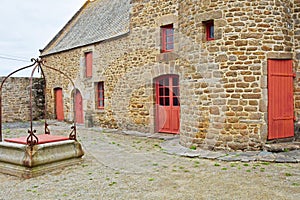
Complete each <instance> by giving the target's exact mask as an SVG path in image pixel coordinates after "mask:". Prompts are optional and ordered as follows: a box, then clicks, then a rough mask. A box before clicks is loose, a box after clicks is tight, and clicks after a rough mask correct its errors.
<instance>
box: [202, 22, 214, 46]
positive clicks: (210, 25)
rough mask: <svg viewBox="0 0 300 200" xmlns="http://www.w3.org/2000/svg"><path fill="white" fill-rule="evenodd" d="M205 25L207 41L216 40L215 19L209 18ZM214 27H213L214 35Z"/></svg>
mask: <svg viewBox="0 0 300 200" xmlns="http://www.w3.org/2000/svg"><path fill="white" fill-rule="evenodd" d="M204 25H205V32H206V41H212V40H215V26H214V21H213V20H209V21H206V22H204ZM212 29H213V36H212V37H211V35H212Z"/></svg>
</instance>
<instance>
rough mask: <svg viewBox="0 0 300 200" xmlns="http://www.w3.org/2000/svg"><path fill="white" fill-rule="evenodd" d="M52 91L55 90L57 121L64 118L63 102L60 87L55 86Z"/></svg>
mask: <svg viewBox="0 0 300 200" xmlns="http://www.w3.org/2000/svg"><path fill="white" fill-rule="evenodd" d="M54 92H55V112H56V113H55V114H56V119H57V120H59V121H63V120H64V104H63V95H62V89H61V88H57V89H55V90H54Z"/></svg>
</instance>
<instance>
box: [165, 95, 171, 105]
mask: <svg viewBox="0 0 300 200" xmlns="http://www.w3.org/2000/svg"><path fill="white" fill-rule="evenodd" d="M165 106H170V98H169V97H166V98H165Z"/></svg>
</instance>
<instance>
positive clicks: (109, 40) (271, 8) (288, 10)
mask: <svg viewBox="0 0 300 200" xmlns="http://www.w3.org/2000/svg"><path fill="white" fill-rule="evenodd" d="M299 19H300V1H299V0H252V1H248V0H205V1H200V0H199V1H195V0H95V1H87V2H86V3H85V4H84V5H83V7H82V8H81V9H80V10H79V11H78V12H77V13H76V14H75V15H74V17H73V18H72V19H71V20H70V21H69V22H68V23H67V24H66V25H65V27H64V28H63V29H62V30H61V31H60V32H59V33H58V34H57V35H56V36H55V37H54V38H53V40H52V41H51V42H50V43H49V44H48V45H47V46H46V47H45V48H44V49H43V50H42V51H41V57H42V58H43V59H44V60H45V61H46V64H47V65H49V66H52V67H56V68H58V69H60V70H62V71H64V72H65V73H66V74H68V75H69V76H70V77H71V78H72V79H73V80H74V82H75V85H76V88H77V89H76V92H72V90H73V88H72V86H71V84H70V83H69V82H68V81H67V80H66V79H65V78H64V77H63V76H60V75H57V74H54V72H50V71H46V74H47V76H51V77H52V78H51V80H50V81H49V83H48V85H47V95H48V98H47V99H48V101H49V102H48V107H49V110H48V112H49V113H51V114H52V117H53V118H57V119H59V120H70V119H71V118H72V115H73V114H72V113H73V112H72V111H73V105H72V104H73V103H72V102H73V100H72V99H73V98H75V99H76V102H77V103H76V105H75V107H76V111H77V112H76V113H77V114H76V120H77V122H78V123H85V124H86V125H87V126H101V127H109V128H117V129H123V130H136V131H142V132H150V133H155V132H164V133H170V134H180V142H181V144H182V145H184V146H187V147H191V146H198V147H201V148H207V149H216V150H218V149H225V150H257V149H261V148H263V146H264V144H266V143H268V142H272V141H277V142H282V139H284V141H286V139H285V138H288V140H295V139H297V133H295V132H294V123H295V122H296V121H297V120H298V118H299V116H300V96H299V95H300V84H299V80H300V69H299V68H300V63H299V60H300V45H299V44H300V20H299ZM298 71H299V72H298ZM75 93H76V94H75ZM73 94H75V95H73Z"/></svg>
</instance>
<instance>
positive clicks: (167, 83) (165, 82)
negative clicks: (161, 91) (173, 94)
mask: <svg viewBox="0 0 300 200" xmlns="http://www.w3.org/2000/svg"><path fill="white" fill-rule="evenodd" d="M164 86H169V78H165V79H164Z"/></svg>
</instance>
